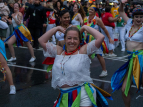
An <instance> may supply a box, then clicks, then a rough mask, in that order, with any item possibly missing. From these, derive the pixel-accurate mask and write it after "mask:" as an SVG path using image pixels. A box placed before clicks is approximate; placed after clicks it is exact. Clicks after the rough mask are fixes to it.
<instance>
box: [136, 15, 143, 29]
mask: <svg viewBox="0 0 143 107" xmlns="http://www.w3.org/2000/svg"><path fill="white" fill-rule="evenodd" d="M142 23H143V15H134V24H135V25H138V26H140V25H142Z"/></svg>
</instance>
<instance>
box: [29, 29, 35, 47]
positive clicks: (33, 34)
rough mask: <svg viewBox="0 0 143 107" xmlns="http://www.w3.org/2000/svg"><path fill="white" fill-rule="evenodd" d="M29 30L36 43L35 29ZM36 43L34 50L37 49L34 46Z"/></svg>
mask: <svg viewBox="0 0 143 107" xmlns="http://www.w3.org/2000/svg"><path fill="white" fill-rule="evenodd" d="M28 29H29V31H30V33H31V35H32V37H33V39H34V41H35V31H34V30H35V29H34V28H28ZM34 41H33V48H35V44H34Z"/></svg>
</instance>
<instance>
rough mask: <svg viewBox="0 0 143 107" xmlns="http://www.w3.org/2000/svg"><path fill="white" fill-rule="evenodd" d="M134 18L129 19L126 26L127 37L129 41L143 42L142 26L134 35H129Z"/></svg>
mask: <svg viewBox="0 0 143 107" xmlns="http://www.w3.org/2000/svg"><path fill="white" fill-rule="evenodd" d="M132 22H133V20H132V19H129V20H128V21H127V24H126V25H125V28H126V30H127V34H126V35H125V39H126V40H129V41H135V42H143V27H141V28H140V29H139V30H138V31H137V32H136V33H135V34H134V35H133V36H132V37H129V31H130V29H131V27H132V25H133V23H132Z"/></svg>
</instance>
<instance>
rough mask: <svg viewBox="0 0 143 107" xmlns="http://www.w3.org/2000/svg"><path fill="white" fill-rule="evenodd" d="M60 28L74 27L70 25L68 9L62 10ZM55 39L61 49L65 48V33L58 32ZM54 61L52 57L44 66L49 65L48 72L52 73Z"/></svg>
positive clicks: (46, 60)
mask: <svg viewBox="0 0 143 107" xmlns="http://www.w3.org/2000/svg"><path fill="white" fill-rule="evenodd" d="M59 15H60V26H62V27H63V28H65V29H67V28H68V27H71V26H72V25H70V13H69V11H68V10H67V9H65V8H62V10H61V12H60V14H59ZM54 35H55V37H56V39H57V41H58V42H57V45H58V46H60V47H63V46H64V44H65V41H64V35H65V34H64V33H62V32H60V31H57V32H56V33H55V34H54ZM54 60H55V58H51V57H47V58H46V59H45V60H44V62H43V63H42V64H46V65H49V66H48V69H47V72H49V71H51V69H52V66H53V64H54Z"/></svg>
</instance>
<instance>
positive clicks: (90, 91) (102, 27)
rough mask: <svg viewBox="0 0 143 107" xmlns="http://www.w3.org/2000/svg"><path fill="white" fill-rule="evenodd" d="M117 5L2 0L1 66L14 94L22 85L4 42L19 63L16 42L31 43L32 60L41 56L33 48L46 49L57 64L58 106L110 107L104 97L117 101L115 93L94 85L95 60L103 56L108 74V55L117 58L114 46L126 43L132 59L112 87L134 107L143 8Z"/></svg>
mask: <svg viewBox="0 0 143 107" xmlns="http://www.w3.org/2000/svg"><path fill="white" fill-rule="evenodd" d="M124 1H127V0H124ZM113 3H114V5H113V6H111V5H109V1H107V2H106V4H105V5H102V4H96V2H93V3H92V4H90V3H89V2H87V1H86V2H84V3H79V2H68V1H64V2H61V1H57V0H53V1H50V0H49V1H47V2H41V1H40V0H23V2H22V3H21V2H20V0H17V1H15V2H14V0H9V1H8V2H7V1H6V0H0V37H1V40H0V53H1V54H0V62H1V63H0V65H1V66H0V69H1V71H2V72H3V73H4V75H5V74H6V76H7V79H8V81H9V84H10V94H15V93H16V88H15V86H14V84H13V82H12V81H13V80H12V75H11V72H10V69H9V67H8V66H7V63H6V60H7V57H6V54H5V53H6V52H5V47H4V43H3V41H4V42H5V43H7V44H8V47H9V50H10V53H11V56H12V57H11V58H10V59H8V60H7V61H16V56H15V52H14V48H13V46H14V44H16V45H17V46H23V43H24V44H25V45H27V47H28V49H29V51H30V54H31V59H30V60H29V62H33V61H35V60H36V56H35V55H34V51H33V49H34V48H35V49H39V46H41V47H42V48H43V50H44V52H43V53H44V56H45V57H47V59H46V60H45V61H44V63H45V64H48V65H52V66H49V67H51V68H50V70H52V87H53V88H59V89H60V91H61V93H60V96H59V97H58V99H57V100H56V102H55V105H54V107H59V106H62V105H64V106H63V107H67V106H69V107H71V106H74V105H77V107H79V106H80V107H96V106H97V105H102V106H108V103H107V101H106V100H105V98H104V97H105V96H106V97H107V98H109V99H112V98H111V95H110V94H108V93H106V92H105V91H103V90H102V89H100V88H99V87H97V86H95V85H94V84H93V81H92V79H91V77H90V71H89V70H90V63H91V59H92V58H94V57H95V56H97V58H98V60H99V62H100V64H101V66H102V72H101V74H100V75H99V76H100V77H105V76H107V75H108V73H107V70H106V65H105V60H104V58H103V56H104V55H106V56H109V57H116V56H117V55H116V54H114V49H115V48H116V47H118V45H119V43H121V51H125V50H126V49H127V50H128V51H127V52H128V54H129V55H130V56H129V61H128V62H127V63H125V64H124V65H123V66H122V67H121V68H119V69H118V70H117V71H116V72H115V73H114V75H113V76H112V78H111V87H112V89H113V91H116V90H118V89H120V88H121V87H122V96H123V100H124V104H125V106H126V107H130V93H129V92H130V86H131V83H132V79H133V81H134V84H135V85H136V86H137V89H138V90H140V87H141V83H143V81H142V75H143V63H142V62H143V36H142V33H143V26H142V23H143V8H141V5H137V4H133V5H129V4H127V3H125V2H118V1H117V0H114V1H113ZM125 41H126V42H125ZM39 43H40V45H39ZM125 45H126V46H125ZM51 60H52V62H51V63H50V64H49V61H51ZM75 62H76V63H75ZM71 68H72V69H71ZM77 71H78V72H77ZM81 75H82V77H81ZM96 92H97V93H96ZM71 93H72V94H71ZM101 93H102V94H103V95H104V97H103V95H102V94H101ZM96 94H97V95H96ZM68 96H70V97H71V98H70V97H69V98H68ZM97 96H98V97H97ZM96 97H97V99H96ZM72 98H73V99H72ZM64 99H67V101H63V100H64ZM96 100H97V104H96Z"/></svg>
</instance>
